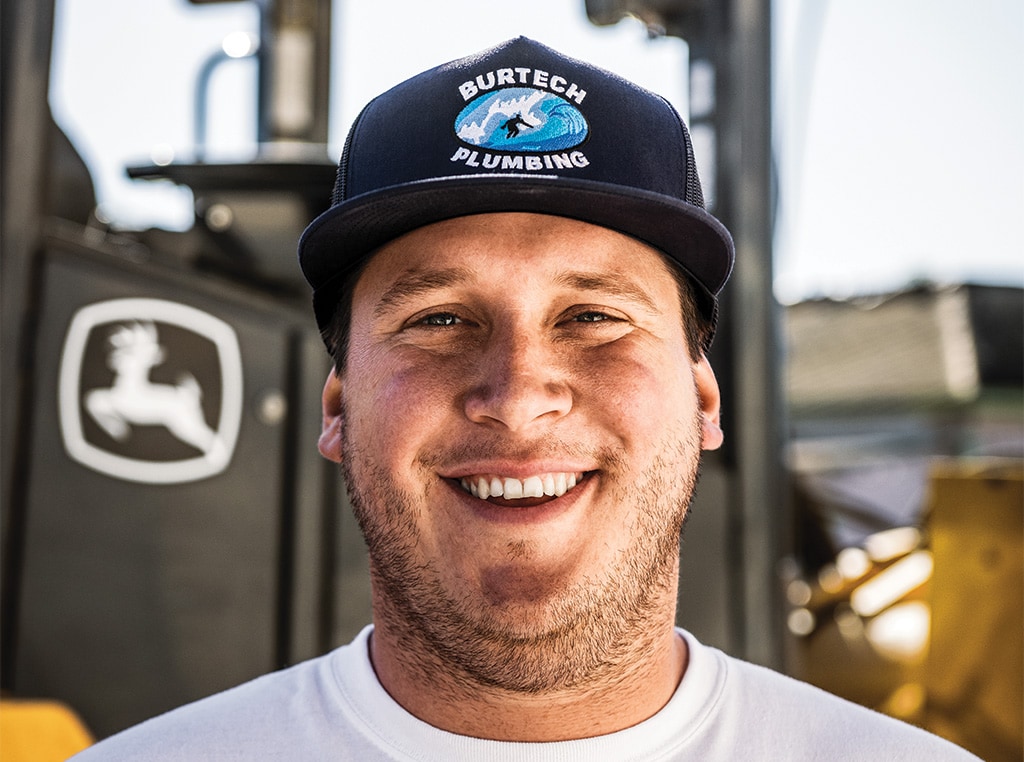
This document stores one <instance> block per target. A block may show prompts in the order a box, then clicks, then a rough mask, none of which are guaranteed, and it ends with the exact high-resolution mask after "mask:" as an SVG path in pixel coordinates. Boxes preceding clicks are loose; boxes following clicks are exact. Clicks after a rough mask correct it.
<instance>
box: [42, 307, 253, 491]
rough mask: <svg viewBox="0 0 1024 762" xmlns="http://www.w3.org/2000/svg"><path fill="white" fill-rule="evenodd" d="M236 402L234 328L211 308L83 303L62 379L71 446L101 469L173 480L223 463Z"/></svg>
mask: <svg viewBox="0 0 1024 762" xmlns="http://www.w3.org/2000/svg"><path fill="white" fill-rule="evenodd" d="M241 405H242V366H241V358H240V354H239V351H238V340H237V338H236V337H235V332H234V331H233V330H232V328H231V326H229V325H228V324H227V323H225V322H223V321H222V320H219V319H217V318H215V317H213V316H212V315H209V314H207V313H205V312H202V311H200V310H197V309H195V308H192V307H188V306H186V305H184V304H178V303H176V302H169V301H164V300H161V299H116V300H112V301H107V302H99V303H97V304H92V305H89V306H87V307H83V308H82V309H80V310H79V311H78V312H77V313H76V314H75V316H74V317H73V318H72V321H71V325H70V326H69V328H68V334H67V338H66V339H65V342H64V352H63V355H62V358H61V371H60V379H59V406H60V424H61V434H62V436H63V439H64V446H65V448H66V449H67V451H68V454H69V455H70V456H71V457H72V458H73V459H75V460H77V461H78V462H80V463H82V464H83V465H85V466H88V467H89V468H92V469H94V470H96V471H99V472H101V473H105V474H107V475H109V476H113V477H116V478H120V479H126V480H128V481H135V482H146V483H152V484H169V483H175V482H188V481H195V480H197V479H203V478H206V477H209V476H213V475H214V474H217V473H220V472H221V471H223V470H224V469H225V468H227V466H228V464H229V463H230V461H231V455H232V453H233V451H234V447H235V442H236V440H237V437H238V428H239V423H240V420H241Z"/></svg>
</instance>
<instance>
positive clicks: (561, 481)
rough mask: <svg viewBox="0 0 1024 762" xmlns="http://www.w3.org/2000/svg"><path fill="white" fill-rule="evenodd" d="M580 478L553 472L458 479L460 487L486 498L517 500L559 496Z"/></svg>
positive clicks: (580, 476) (573, 485)
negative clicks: (517, 476)
mask: <svg viewBox="0 0 1024 762" xmlns="http://www.w3.org/2000/svg"><path fill="white" fill-rule="evenodd" d="M580 478H582V474H579V475H578V476H577V474H571V473H553V474H540V475H538V476H528V477H526V478H525V479H522V480H520V479H513V478H511V477H507V476H506V477H499V476H476V477H466V478H464V479H462V480H461V481H460V484H461V485H462V489H464V490H466V492H468V493H470V494H471V495H473V497H478V498H480V499H481V500H486V499H487V498H489V497H504V498H506V499H508V500H518V499H520V498H526V497H544V496H545V495H547V496H548V497H561V496H562V495H564V494H565V493H566V492H568V491H569V490H571V489H572V488H573V487H575V486H576V484H577V483H578V482H579V479H580Z"/></svg>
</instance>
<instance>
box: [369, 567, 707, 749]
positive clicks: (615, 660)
mask: <svg viewBox="0 0 1024 762" xmlns="http://www.w3.org/2000/svg"><path fill="white" fill-rule="evenodd" d="M671 587H672V589H671V590H665V591H664V595H663V596H661V595H659V596H658V597H659V599H663V602H664V604H665V605H662V606H659V607H658V612H659V614H660V616H657V617H654V616H652V617H651V618H650V619H649V620H647V621H645V622H643V623H641V624H640V625H634V626H632V627H627V626H623V629H622V632H621V633H619V636H618V637H617V638H616V639H615V641H614V644H613V647H612V648H611V649H610V650H607V649H606V647H605V646H603V645H601V644H591V645H593V646H594V647H595V648H602V649H604V650H603V651H602V653H601V654H600V656H599V658H598V659H597V660H595V661H594V664H595V665H596V666H593V667H591V668H589V669H588V670H587V671H586V672H581V673H579V674H577V675H576V677H575V679H573V680H568V681H565V682H564V683H563V684H552V685H546V686H543V687H540V686H531V687H529V688H523V687H512V688H510V687H507V686H502V685H498V684H494V683H493V682H486V681H483V680H481V679H479V677H477V676H474V675H473V674H472V673H471V671H470V670H467V669H466V668H465V666H464V665H462V664H460V663H458V661H457V659H454V658H446V657H445V655H444V653H443V649H441V650H439V649H438V648H437V647H435V646H434V645H432V644H430V643H429V642H426V640H425V639H424V638H423V637H422V634H421V629H420V628H419V627H417V624H416V623H414V622H409V621H407V620H406V619H405V618H402V617H398V616H396V615H395V614H396V611H397V609H398V607H397V606H395V605H393V602H392V601H389V600H387V599H386V597H385V596H383V595H379V594H378V592H377V590H376V589H375V592H374V622H375V629H374V633H373V638H372V641H371V659H372V662H373V666H374V670H375V671H376V673H377V676H378V679H379V680H380V682H381V684H382V685H383V686H384V688H385V689H386V690H387V691H388V693H389V694H390V695H391V697H392V698H394V699H395V700H396V701H397V702H398V703H399V704H400V705H401V706H402V707H403V708H404V709H405V710H406V711H408V712H409V713H410V714H412V715H414V716H416V717H417V718H419V719H420V720H423V721H424V722H427V723H429V724H430V725H433V726H434V727H437V728H440V729H442V730H446V731H449V732H452V733H457V734H460V735H467V736H473V737H477V738H488V739H492V740H499V741H528V742H543V741H559V740H570V739H577V738H588V737H593V736H598V735H605V734H607V733H613V732H615V731H618V730H623V729H625V728H627V727H631V726H633V725H636V724H638V723H640V722H643V721H644V720H646V719H648V718H650V717H652V716H653V715H654V714H656V713H657V712H658V711H659V710H660V709H661V708H662V707H664V706H665V704H666V703H668V701H669V699H670V698H671V697H672V694H673V693H674V692H675V690H676V688H677V687H678V685H679V681H680V680H681V679H682V676H683V673H684V672H685V670H686V664H687V660H688V654H687V650H686V644H685V642H684V641H683V639H682V638H680V637H679V636H678V634H677V633H676V632H675V630H674V627H673V619H674V613H675V588H674V585H673V586H671ZM648 613H652V612H648ZM585 645H586V644H585ZM549 647H550V645H549V640H548V639H538V641H537V642H536V643H535V644H530V645H526V646H522V645H521V644H520V648H521V652H520V658H522V660H523V661H524V662H528V661H530V659H531V654H530V653H528V650H529V649H546V648H549ZM582 650H583V651H584V652H586V651H587V649H586V647H584V648H583V649H582ZM591 650H593V649H591ZM532 656H535V657H536V659H537V660H541V661H542V660H543V659H544V657H545V655H544V654H539V655H538V654H532Z"/></svg>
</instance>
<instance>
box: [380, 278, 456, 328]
mask: <svg viewBox="0 0 1024 762" xmlns="http://www.w3.org/2000/svg"><path fill="white" fill-rule="evenodd" d="M469 277H470V272H469V270H468V269H467V268H464V267H448V268H445V269H443V270H428V271H426V272H424V271H415V270H410V271H407V272H406V273H404V274H403V275H402V277H400V278H399V279H398V280H396V281H395V282H394V283H392V284H391V287H390V288H389V289H388V290H387V291H386V292H385V293H384V295H383V296H382V297H381V298H380V300H379V301H378V302H377V306H376V307H374V309H373V315H374V317H378V318H379V317H381V316H382V315H384V314H386V313H387V312H388V310H390V309H393V308H394V307H396V306H397V305H399V304H401V303H402V302H403V301H405V300H406V299H409V298H411V297H414V296H418V295H420V294H425V293H428V292H430V291H436V290H437V289H440V288H447V287H449V286H453V285H455V284H457V283H461V282H464V281H466V280H468V279H469Z"/></svg>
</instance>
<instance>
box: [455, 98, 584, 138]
mask: <svg viewBox="0 0 1024 762" xmlns="http://www.w3.org/2000/svg"><path fill="white" fill-rule="evenodd" d="M455 133H456V135H458V137H459V140H461V141H462V142H464V143H467V144H468V145H471V146H474V147H476V148H486V149H490V150H495V151H510V152H514V153H527V152H531V153H532V152H548V151H564V150H567V149H570V148H575V147H576V146H578V145H580V144H581V143H583V142H584V141H585V140H586V139H587V135H588V133H589V127H588V125H587V120H586V118H585V117H584V116H583V114H582V113H580V110H579V109H578V108H576V107H575V106H574V105H572V104H571V103H570V102H569V101H567V100H566V99H565V98H562V97H561V96H559V95H557V94H555V93H551V92H547V91H545V90H536V89H534V88H527V87H510V88H505V89H502V90H497V91H495V92H491V93H485V94H483V95H481V96H479V97H477V98H474V99H473V100H472V101H471V102H470V103H469V104H468V105H467V106H466V107H465V108H464V109H462V111H461V112H459V115H458V117H456V119H455Z"/></svg>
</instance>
